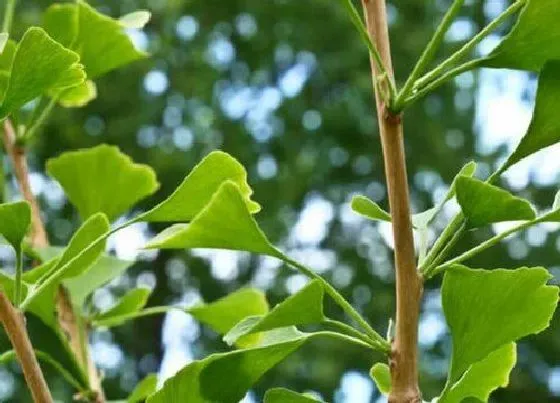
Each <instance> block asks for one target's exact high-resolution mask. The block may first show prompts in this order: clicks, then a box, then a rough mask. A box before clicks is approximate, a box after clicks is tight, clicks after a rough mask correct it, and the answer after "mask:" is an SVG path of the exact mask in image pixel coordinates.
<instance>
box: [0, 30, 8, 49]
mask: <svg viewBox="0 0 560 403" xmlns="http://www.w3.org/2000/svg"><path fill="white" fill-rule="evenodd" d="M9 39H10V35H9V34H8V33H6V32H2V33H0V54H2V53H3V52H4V49H5V48H6V45H7V44H8V41H9Z"/></svg>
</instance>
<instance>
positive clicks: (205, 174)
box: [142, 151, 260, 222]
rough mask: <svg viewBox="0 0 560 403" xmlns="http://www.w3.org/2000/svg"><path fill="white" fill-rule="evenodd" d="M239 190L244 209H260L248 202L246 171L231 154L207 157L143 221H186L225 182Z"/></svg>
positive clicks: (253, 203) (256, 204)
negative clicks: (244, 204) (245, 207)
mask: <svg viewBox="0 0 560 403" xmlns="http://www.w3.org/2000/svg"><path fill="white" fill-rule="evenodd" d="M228 180H229V181H232V182H234V183H235V184H237V186H238V187H239V190H240V192H241V194H242V196H243V200H244V201H245V203H246V204H247V208H248V209H249V211H250V212H251V213H252V214H253V213H256V212H258V211H259V210H260V206H259V204H258V203H255V202H254V201H252V200H251V194H252V193H253V190H252V189H251V187H250V186H249V184H248V183H247V171H245V168H244V167H243V165H241V164H240V163H239V162H238V161H237V160H236V159H235V158H233V157H232V156H231V155H229V154H226V153H224V152H221V151H214V152H212V153H210V154H208V155H207V156H206V157H205V158H204V159H203V160H202V161H201V162H200V163H199V164H198V165H197V166H195V167H194V168H193V170H192V171H191V172H190V173H189V175H188V176H187V177H186V178H185V180H183V182H182V183H181V184H180V185H179V187H178V188H177V189H176V190H175V192H173V194H172V195H171V196H169V197H168V198H167V199H166V200H165V201H163V202H162V203H160V204H158V205H157V206H156V207H154V208H153V209H152V210H150V211H148V212H147V213H145V214H143V215H142V220H143V221H151V222H156V221H157V222H189V221H191V220H192V219H193V218H194V217H195V216H196V215H197V214H198V213H199V212H200V211H201V210H202V209H203V208H204V207H205V206H206V205H207V204H208V203H209V202H210V200H211V199H212V196H213V195H214V193H216V192H217V191H218V189H219V188H220V186H221V185H222V184H223V183H224V182H225V181H228Z"/></svg>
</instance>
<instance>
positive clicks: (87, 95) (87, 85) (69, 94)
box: [56, 80, 97, 108]
mask: <svg viewBox="0 0 560 403" xmlns="http://www.w3.org/2000/svg"><path fill="white" fill-rule="evenodd" d="M56 97H57V100H58V103H59V104H60V105H61V106H63V107H64V108H81V107H83V106H85V105H87V104H88V103H89V102H90V101H93V100H94V99H95V98H97V86H96V85H95V83H94V82H93V81H91V80H86V81H84V82H83V83H82V84H80V85H77V86H75V87H72V88H70V89H67V90H63V91H60V93H59V94H57V95H56Z"/></svg>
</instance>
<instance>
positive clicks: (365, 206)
mask: <svg viewBox="0 0 560 403" xmlns="http://www.w3.org/2000/svg"><path fill="white" fill-rule="evenodd" d="M350 207H351V208H352V210H354V211H355V212H356V213H358V214H360V215H361V216H364V217H366V218H369V219H370V220H373V221H388V222H391V215H390V214H389V213H388V212H386V211H385V210H383V209H382V208H381V207H380V206H379V205H378V204H377V203H375V202H374V201H372V200H370V199H368V198H367V197H365V196H361V195H358V196H354V197H352V201H351V203H350Z"/></svg>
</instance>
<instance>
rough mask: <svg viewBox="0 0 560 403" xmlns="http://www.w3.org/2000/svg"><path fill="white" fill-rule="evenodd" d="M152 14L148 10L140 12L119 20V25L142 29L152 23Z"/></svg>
mask: <svg viewBox="0 0 560 403" xmlns="http://www.w3.org/2000/svg"><path fill="white" fill-rule="evenodd" d="M151 17H152V14H151V13H150V12H149V11H146V10H138V11H134V12H132V13H128V14H126V15H123V16H122V17H121V18H119V23H120V24H121V25H122V26H123V27H125V28H135V29H140V28H144V26H145V25H146V24H147V23H148V22H149V21H150V18H151Z"/></svg>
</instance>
